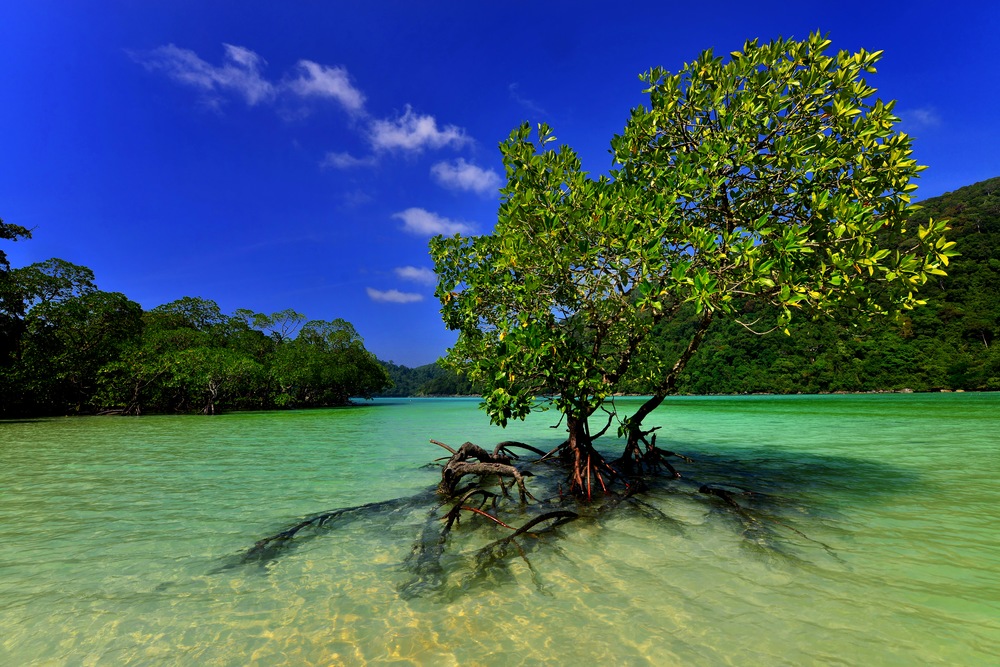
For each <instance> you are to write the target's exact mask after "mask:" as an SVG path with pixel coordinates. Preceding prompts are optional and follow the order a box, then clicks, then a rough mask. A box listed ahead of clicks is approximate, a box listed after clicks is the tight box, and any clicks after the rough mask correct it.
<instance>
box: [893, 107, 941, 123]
mask: <svg viewBox="0 0 1000 667" xmlns="http://www.w3.org/2000/svg"><path fill="white" fill-rule="evenodd" d="M897 113H898V114H899V117H900V118H901V119H902V120H903V122H904V123H906V124H909V125H910V126H911V127H914V128H925V127H937V126H938V125H940V124H941V117H940V116H939V115H938V112H937V110H936V109H934V107H921V108H919V109H906V110H904V111H899V112H897Z"/></svg>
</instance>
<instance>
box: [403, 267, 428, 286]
mask: <svg viewBox="0 0 1000 667" xmlns="http://www.w3.org/2000/svg"><path fill="white" fill-rule="evenodd" d="M396 275H397V276H399V277H400V278H402V279H403V280H410V281H412V282H415V283H422V284H424V285H434V284H435V283H437V274H435V273H434V272H433V271H431V270H430V269H428V268H425V267H417V266H400V267H398V268H397V269H396Z"/></svg>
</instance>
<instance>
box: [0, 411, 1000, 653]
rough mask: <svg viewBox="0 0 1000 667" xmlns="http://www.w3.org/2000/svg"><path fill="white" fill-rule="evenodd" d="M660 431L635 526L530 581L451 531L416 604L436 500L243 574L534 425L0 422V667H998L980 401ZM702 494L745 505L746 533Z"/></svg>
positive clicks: (544, 548) (990, 449) (999, 459)
mask: <svg viewBox="0 0 1000 667" xmlns="http://www.w3.org/2000/svg"><path fill="white" fill-rule="evenodd" d="M654 417H655V419H654V420H653V422H656V423H662V424H663V425H664V428H663V429H662V430H661V431H660V432H659V444H660V445H661V446H663V447H667V448H669V449H673V450H675V451H678V452H681V453H684V454H687V455H689V456H691V457H693V458H694V459H695V461H696V462H695V463H693V464H688V463H679V464H677V466H678V469H679V470H680V471H681V472H682V474H683V477H682V479H681V480H679V481H677V482H671V483H665V484H663V485H661V486H659V487H658V488H656V489H654V490H652V491H651V492H650V493H649V494H648V495H646V496H645V497H644V500H645V501H646V502H647V503H648V506H635V505H633V506H629V507H623V508H622V509H621V510H620V511H615V512H609V513H607V514H604V515H601V516H600V517H599V518H586V519H581V520H579V521H576V522H573V523H570V524H567V525H564V526H561V527H559V528H557V529H556V530H555V531H554V532H553V533H551V534H548V535H545V536H542V537H540V538H537V539H533V538H530V537H525V538H522V539H521V540H520V542H521V543H522V548H524V549H525V551H526V554H525V555H526V557H527V559H526V560H525V559H522V558H521V557H520V556H519V555H517V554H516V553H515V554H513V556H512V557H511V558H509V559H505V560H502V561H499V562H497V563H495V564H494V565H493V567H491V568H489V569H487V570H485V571H480V573H479V574H478V575H476V574H474V573H475V572H476V570H475V569H474V568H473V565H474V564H475V554H476V551H477V550H478V549H479V547H481V546H483V545H484V544H485V543H486V542H488V541H489V540H491V539H497V538H499V537H503V536H504V533H505V531H504V530H503V529H501V528H499V527H490V526H484V525H482V523H481V522H480V525H479V526H478V528H477V529H475V530H473V529H472V528H473V527H475V526H474V524H475V523H476V522H475V521H474V520H470V519H463V522H462V525H461V527H460V528H458V529H456V530H455V531H453V534H452V539H451V541H450V543H449V544H448V546H447V549H446V551H445V552H444V554H443V556H442V559H441V565H442V566H443V574H442V573H439V576H437V577H431V578H430V579H425V580H419V581H415V580H414V573H413V571H412V569H411V568H408V567H407V566H406V564H407V562H408V561H407V558H408V556H410V554H411V551H412V549H413V546H414V543H415V540H417V539H418V538H419V536H420V535H421V532H422V530H423V529H424V527H425V525H426V523H427V518H428V512H429V510H430V509H431V508H433V507H434V504H433V500H432V499H431V498H430V497H429V496H428V497H427V498H425V499H424V500H422V501H420V502H415V503H413V504H411V505H406V506H403V507H401V508H397V509H396V510H395V511H382V512H374V513H370V514H369V515H366V516H365V517H364V518H361V519H358V520H355V521H343V522H340V523H338V524H337V525H336V526H335V527H333V529H331V530H327V531H323V532H320V533H317V534H315V536H313V537H312V538H311V539H304V540H301V541H299V542H298V543H297V545H296V547H295V548H293V549H291V550H289V551H287V552H286V553H283V554H282V555H281V557H279V558H276V559H274V560H271V561H268V562H265V563H249V564H239V563H238V558H237V557H238V555H239V554H240V553H241V552H244V551H245V550H246V549H247V548H248V547H250V546H252V545H253V544H254V543H255V542H256V541H257V540H259V539H261V538H262V537H265V536H267V535H270V534H273V533H275V532H277V531H279V530H281V529H283V528H285V527H287V526H289V525H291V524H293V523H295V521H296V520H298V519H299V518H301V517H304V516H308V515H310V514H314V513H316V512H320V511H323V510H327V509H331V508H337V507H347V506H353V505H359V504H362V503H368V502H375V501H381V500H387V499H393V498H400V497H408V496H411V495H414V494H421V493H425V492H426V491H427V489H429V488H431V487H433V485H434V484H435V483H436V481H437V479H438V478H439V473H438V472H437V471H436V469H434V468H428V467H424V464H426V463H428V462H429V461H431V460H432V459H434V458H436V457H438V456H439V455H440V454H442V453H444V452H443V451H442V450H440V449H438V448H436V447H434V446H433V445H430V444H428V439H429V438H432V437H433V438H436V439H439V440H442V441H444V442H448V443H450V444H453V445H458V444H460V443H462V442H463V441H465V440H472V441H475V442H478V443H480V444H483V445H492V444H493V443H495V442H497V441H499V440H503V439H517V440H523V441H526V442H530V443H532V444H534V445H536V446H538V447H540V448H541V449H549V448H551V447H553V446H555V445H556V444H558V443H559V441H560V434H559V432H558V431H556V430H553V429H551V428H549V425H550V424H551V423H553V419H552V415H551V413H547V414H542V415H537V416H535V417H533V418H532V419H531V420H529V422H528V423H524V424H521V423H518V424H515V425H512V427H510V428H508V429H507V431H506V432H504V431H501V430H499V429H495V428H492V427H490V426H489V425H488V420H487V419H486V418H485V416H484V415H483V414H482V413H481V412H479V411H478V410H476V401H471V400H462V399H440V400H439V399H415V400H395V401H390V400H385V401H378V402H376V403H375V404H368V405H365V406H364V407H358V408H351V409H341V410H324V411H309V412H282V413H247V414H232V415H223V416H218V417H211V418H205V417H142V418H138V419H126V418H74V419H53V420H38V421H18V422H0V665H35V664H37V665H43V664H44V665H161V664H199V665H247V664H256V665H311V664H316V665H337V664H347V665H355V664H366V663H371V664H386V663H389V664H418V665H430V664H433V665H449V664H453V665H476V664H481V665H499V664H503V665H519V664H524V665H529V664H531V665H534V664H546V663H549V664H581V663H583V664H592V663H593V664H596V663H605V664H627V665H632V664H635V665H642V664H650V665H672V664H683V665H688V664H697V665H716V664H719V665H726V664H732V665H750V664H769V665H774V664H779V665H780V664H787V665H801V664H842V665H870V664H880V665H913V664H922V665H976V664H983V665H986V664H996V662H997V656H998V655H1000V527H998V526H1000V523H998V520H1000V510H998V508H1000V484H998V481H997V480H998V479H1000V446H998V442H1000V437H998V433H1000V395H996V394H983V395H974V394H963V395H958V394H952V395H879V396H822V397H817V396H804V397H738V398H726V397H713V398H676V399H671V400H668V401H667V402H666V403H665V404H664V406H663V407H662V408H661V409H660V410H659V411H658V412H657V413H656V414H655V415H654ZM531 483H532V480H530V479H529V486H530V485H531ZM701 483H712V484H717V485H719V484H725V485H728V488H731V489H738V488H745V489H750V490H753V491H754V492H756V495H754V496H746V497H741V498H740V501H741V503H744V504H745V505H746V506H747V507H749V508H750V510H751V513H748V514H747V515H746V516H743V515H741V514H739V513H736V512H733V511H731V509H730V508H728V506H727V505H726V504H725V503H724V502H721V500H720V499H719V498H715V497H711V496H708V495H705V494H699V493H697V492H696V491H697V488H698V484H701ZM655 510H659V511H660V512H661V513H657V512H656V511H655ZM748 517H749V518H748ZM409 563H411V564H412V563H413V559H410V561H409ZM529 564H530V565H529Z"/></svg>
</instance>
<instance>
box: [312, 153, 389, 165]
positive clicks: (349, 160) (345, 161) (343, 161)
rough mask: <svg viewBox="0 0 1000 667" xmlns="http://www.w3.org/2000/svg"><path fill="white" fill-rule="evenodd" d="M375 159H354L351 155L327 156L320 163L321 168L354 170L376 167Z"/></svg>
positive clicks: (370, 157) (336, 154)
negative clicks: (356, 168)
mask: <svg viewBox="0 0 1000 667" xmlns="http://www.w3.org/2000/svg"><path fill="white" fill-rule="evenodd" d="M375 162H376V160H375V157H374V156H372V155H369V156H368V157H354V156H353V155H351V154H350V153H334V152H330V153H327V154H326V157H324V158H323V160H322V161H321V162H320V163H319V166H321V167H333V168H334V169H354V168H355V167H371V166H374V165H375Z"/></svg>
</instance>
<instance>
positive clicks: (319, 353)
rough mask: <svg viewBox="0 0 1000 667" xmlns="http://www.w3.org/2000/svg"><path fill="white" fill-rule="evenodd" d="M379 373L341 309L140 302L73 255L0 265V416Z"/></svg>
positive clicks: (366, 380)
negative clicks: (260, 309) (101, 281)
mask: <svg viewBox="0 0 1000 667" xmlns="http://www.w3.org/2000/svg"><path fill="white" fill-rule="evenodd" d="M26 236H27V234H21V235H20V237H21V238H25V237H26ZM8 237H10V234H8ZM12 240H13V239H12ZM0 260H5V258H2V257H0ZM296 334H297V335H296ZM389 384H390V380H389V376H388V374H387V373H386V371H385V369H384V368H383V367H382V366H381V365H380V364H379V363H378V360H377V359H376V358H375V356H374V355H372V354H371V353H370V352H368V351H367V350H366V349H365V347H364V343H363V341H362V340H361V337H360V336H359V335H358V333H357V331H355V330H354V327H353V326H351V324H350V323H348V322H345V321H344V320H339V319H338V320H333V321H330V322H325V321H319V320H314V321H308V322H307V321H305V317H304V316H303V315H300V314H298V313H295V312H293V311H290V310H288V311H282V312H279V313H275V314H273V315H264V314H260V313H253V312H251V311H248V310H237V311H236V312H235V313H234V314H232V315H224V314H223V313H222V312H221V310H220V309H219V306H218V305H217V304H216V303H215V302H214V301H209V300H207V299H200V298H192V297H185V298H183V299H179V300H177V301H174V302H172V303H168V304H165V305H162V306H158V307H156V308H153V309H152V310H149V311H146V312H144V311H143V310H142V308H141V307H140V306H139V304H137V303H135V302H134V301H131V300H129V299H128V298H127V297H126V296H125V295H123V294H120V293H117V292H103V291H101V290H98V289H97V287H96V286H95V284H94V275H93V272H92V271H91V270H90V269H88V268H86V267H83V266H77V265H74V264H70V263H69V262H65V261H63V260H59V259H50V260H47V261H45V262H40V263H38V264H32V265H30V266H27V267H23V268H17V269H10V267H9V266H7V263H6V261H3V262H2V265H0V416H8V417H10V416H31V415H63V414H81V413H93V412H102V411H107V412H119V413H124V414H140V413H147V412H201V413H205V414H213V413H215V412H217V411H219V410H234V409H235V410H240V409H268V408H298V407H315V406H331V405H343V404H346V403H347V402H348V399H349V398H350V397H352V396H361V397H367V396H371V395H372V394H373V393H374V392H376V391H380V390H382V389H385V388H386V387H387V386H389Z"/></svg>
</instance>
